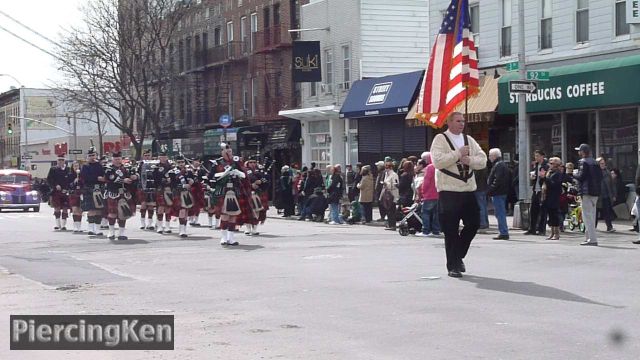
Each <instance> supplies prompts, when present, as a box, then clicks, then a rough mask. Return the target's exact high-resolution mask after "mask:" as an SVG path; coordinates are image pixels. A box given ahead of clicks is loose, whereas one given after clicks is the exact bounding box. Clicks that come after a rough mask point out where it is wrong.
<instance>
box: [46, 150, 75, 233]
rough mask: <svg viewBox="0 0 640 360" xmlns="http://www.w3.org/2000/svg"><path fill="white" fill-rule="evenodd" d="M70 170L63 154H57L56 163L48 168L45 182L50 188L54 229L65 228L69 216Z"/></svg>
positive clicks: (64, 229)
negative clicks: (54, 222)
mask: <svg viewBox="0 0 640 360" xmlns="http://www.w3.org/2000/svg"><path fill="white" fill-rule="evenodd" d="M70 178H71V172H70V170H69V168H68V167H67V164H66V162H65V158H64V155H63V154H59V155H58V163H57V164H56V166H52V167H51V169H49V174H48V175H47V182H48V183H49V186H50V187H51V189H52V193H51V207H53V216H54V217H55V219H56V226H55V227H54V228H53V229H54V230H62V231H66V230H67V218H68V217H69V185H70V184H71V180H70Z"/></svg>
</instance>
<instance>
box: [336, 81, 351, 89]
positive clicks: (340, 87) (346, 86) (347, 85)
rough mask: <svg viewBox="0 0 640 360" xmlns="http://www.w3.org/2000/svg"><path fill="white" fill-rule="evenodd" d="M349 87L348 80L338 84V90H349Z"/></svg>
mask: <svg viewBox="0 0 640 360" xmlns="http://www.w3.org/2000/svg"><path fill="white" fill-rule="evenodd" d="M350 88H351V83H350V82H348V81H346V82H343V83H340V84H338V89H340V90H349V89H350Z"/></svg>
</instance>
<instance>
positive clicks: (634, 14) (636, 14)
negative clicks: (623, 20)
mask: <svg viewBox="0 0 640 360" xmlns="http://www.w3.org/2000/svg"><path fill="white" fill-rule="evenodd" d="M638 23H640V0H627V24H638Z"/></svg>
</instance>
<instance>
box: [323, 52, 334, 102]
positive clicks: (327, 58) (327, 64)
mask: <svg viewBox="0 0 640 360" xmlns="http://www.w3.org/2000/svg"><path fill="white" fill-rule="evenodd" d="M324 69H325V70H324V71H325V73H324V74H325V77H324V82H325V83H324V92H325V93H327V94H331V93H333V51H331V50H330V49H327V50H325V51H324Z"/></svg>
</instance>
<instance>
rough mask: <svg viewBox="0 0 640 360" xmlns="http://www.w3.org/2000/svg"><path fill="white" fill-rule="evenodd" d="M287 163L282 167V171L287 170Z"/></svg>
mask: <svg viewBox="0 0 640 360" xmlns="http://www.w3.org/2000/svg"><path fill="white" fill-rule="evenodd" d="M289 169H290V168H289V165H285V166H283V167H282V171H289Z"/></svg>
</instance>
